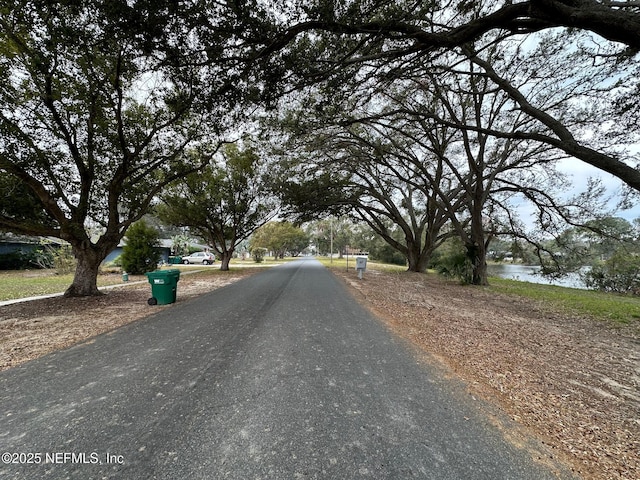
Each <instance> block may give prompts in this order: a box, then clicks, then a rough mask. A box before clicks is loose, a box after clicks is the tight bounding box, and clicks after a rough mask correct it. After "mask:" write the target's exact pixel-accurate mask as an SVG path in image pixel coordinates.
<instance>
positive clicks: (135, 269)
mask: <svg viewBox="0 0 640 480" xmlns="http://www.w3.org/2000/svg"><path fill="white" fill-rule="evenodd" d="M125 238H126V239H127V244H126V245H125V246H124V248H123V249H122V255H121V261H122V269H123V270H124V271H125V272H127V273H130V274H132V275H142V274H143V273H146V272H150V271H153V270H155V269H156V267H157V266H158V262H159V261H160V257H161V254H160V251H159V250H158V247H159V245H160V242H159V241H158V231H157V230H156V229H155V228H153V227H150V226H149V225H147V224H146V223H145V222H144V221H142V220H141V221H139V222H136V223H134V224H133V225H131V227H129V230H127V234H126V236H125Z"/></svg>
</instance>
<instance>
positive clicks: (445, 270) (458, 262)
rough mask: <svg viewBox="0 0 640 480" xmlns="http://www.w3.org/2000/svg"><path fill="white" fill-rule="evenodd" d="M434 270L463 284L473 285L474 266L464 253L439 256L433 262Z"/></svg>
mask: <svg viewBox="0 0 640 480" xmlns="http://www.w3.org/2000/svg"><path fill="white" fill-rule="evenodd" d="M433 268H435V270H436V271H437V272H438V273H439V274H441V275H444V276H445V277H450V278H457V279H458V280H460V281H461V282H462V283H471V281H472V279H473V265H471V260H470V259H469V257H468V256H467V255H466V254H465V253H464V252H449V253H447V254H445V255H439V256H438V257H437V258H435V259H434V261H433Z"/></svg>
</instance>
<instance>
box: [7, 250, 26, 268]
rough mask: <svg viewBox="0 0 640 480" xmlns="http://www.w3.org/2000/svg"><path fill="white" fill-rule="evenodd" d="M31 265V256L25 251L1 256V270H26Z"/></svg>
mask: <svg viewBox="0 0 640 480" xmlns="http://www.w3.org/2000/svg"><path fill="white" fill-rule="evenodd" d="M30 266H32V265H31V254H30V253H29V252H25V251H23V250H16V251H15V252H10V253H3V254H2V255H0V270H25V269H27V268H29V267H30Z"/></svg>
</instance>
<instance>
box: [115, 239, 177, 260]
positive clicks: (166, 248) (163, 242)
mask: <svg viewBox="0 0 640 480" xmlns="http://www.w3.org/2000/svg"><path fill="white" fill-rule="evenodd" d="M159 243H160V247H158V249H159V250H160V254H161V261H162V262H164V263H169V255H171V247H172V241H171V240H168V239H166V238H161V239H160V240H159ZM126 244H127V240H126V238H123V239H122V240H120V243H119V244H118V246H117V247H116V248H115V250H113V251H112V252H111V253H110V254H109V255H107V258H105V259H104V261H103V262H102V263H103V264H104V263H109V262H113V261H114V260H115V259H116V258H118V257H119V256H120V255H122V249H123V248H124V246H125V245H126Z"/></svg>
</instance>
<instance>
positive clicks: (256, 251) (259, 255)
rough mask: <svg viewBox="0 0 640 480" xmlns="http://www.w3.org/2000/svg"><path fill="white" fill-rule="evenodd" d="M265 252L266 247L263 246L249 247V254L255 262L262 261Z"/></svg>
mask: <svg viewBox="0 0 640 480" xmlns="http://www.w3.org/2000/svg"><path fill="white" fill-rule="evenodd" d="M266 254H267V249H266V248H263V247H255V248H253V249H251V256H252V257H253V261H254V262H256V263H262V262H263V261H264V257H265V255H266Z"/></svg>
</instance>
